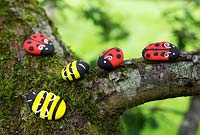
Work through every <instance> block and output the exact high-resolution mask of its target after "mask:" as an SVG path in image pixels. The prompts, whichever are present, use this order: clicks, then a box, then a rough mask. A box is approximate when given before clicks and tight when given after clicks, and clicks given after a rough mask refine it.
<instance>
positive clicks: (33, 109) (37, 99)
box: [32, 91, 45, 113]
mask: <svg viewBox="0 0 200 135" xmlns="http://www.w3.org/2000/svg"><path fill="white" fill-rule="evenodd" d="M44 93H45V91H40V92H39V93H38V94H37V95H36V98H35V100H34V102H33V105H32V111H33V112H34V113H36V112H37V109H38V106H39V104H40V101H41V99H42V97H43V96H44Z"/></svg>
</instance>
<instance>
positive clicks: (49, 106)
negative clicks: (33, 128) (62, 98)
mask: <svg viewBox="0 0 200 135" xmlns="http://www.w3.org/2000/svg"><path fill="white" fill-rule="evenodd" d="M55 97H56V96H55V95H52V97H51V101H50V102H49V104H48V106H47V110H48V111H49V110H50V108H51V105H52V103H53V101H54V100H52V99H53V98H55ZM45 116H47V112H46V113H45ZM45 120H48V116H47V117H45Z"/></svg>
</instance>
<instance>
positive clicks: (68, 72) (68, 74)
mask: <svg viewBox="0 0 200 135" xmlns="http://www.w3.org/2000/svg"><path fill="white" fill-rule="evenodd" d="M69 66H70V64H68V65H67V67H66V72H67V77H68V79H69V80H70V81H73V78H72V76H71V73H70V71H69V68H70V67H69Z"/></svg>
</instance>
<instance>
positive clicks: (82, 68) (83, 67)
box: [77, 60, 89, 75]
mask: <svg viewBox="0 0 200 135" xmlns="http://www.w3.org/2000/svg"><path fill="white" fill-rule="evenodd" d="M77 70H78V71H79V74H80V75H83V74H85V73H86V72H88V70H89V65H88V64H87V63H86V62H84V61H81V60H78V61H77Z"/></svg>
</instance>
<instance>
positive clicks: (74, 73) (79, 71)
mask: <svg viewBox="0 0 200 135" xmlns="http://www.w3.org/2000/svg"><path fill="white" fill-rule="evenodd" d="M88 70H89V65H88V64H87V63H86V62H84V61H81V60H77V61H73V62H71V63H69V64H68V65H67V66H66V67H64V68H63V69H62V70H61V75H62V78H63V79H64V80H67V79H68V80H69V81H73V80H75V79H79V78H81V77H82V76H83V74H85V73H86V72H88Z"/></svg>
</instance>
